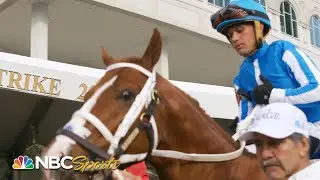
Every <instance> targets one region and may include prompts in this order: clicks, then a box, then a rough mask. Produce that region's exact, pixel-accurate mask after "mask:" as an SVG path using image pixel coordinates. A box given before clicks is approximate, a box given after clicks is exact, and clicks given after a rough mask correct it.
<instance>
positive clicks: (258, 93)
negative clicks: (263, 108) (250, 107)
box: [253, 75, 273, 105]
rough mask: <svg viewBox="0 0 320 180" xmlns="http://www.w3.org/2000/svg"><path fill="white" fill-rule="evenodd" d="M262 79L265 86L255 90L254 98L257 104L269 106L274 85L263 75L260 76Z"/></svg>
mask: <svg viewBox="0 0 320 180" xmlns="http://www.w3.org/2000/svg"><path fill="white" fill-rule="evenodd" d="M260 79H261V81H262V82H263V84H262V85H260V86H257V87H255V88H254V89H253V98H254V99H255V102H256V103H257V104H261V105H262V104H269V98H270V94H271V91H272V89H273V87H272V84H271V83H270V81H269V80H268V79H266V78H265V77H263V76H262V75H260Z"/></svg>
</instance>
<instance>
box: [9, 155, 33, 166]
mask: <svg viewBox="0 0 320 180" xmlns="http://www.w3.org/2000/svg"><path fill="white" fill-rule="evenodd" d="M12 168H13V169H33V168H34V165H33V160H32V159H30V158H29V157H28V156H19V157H18V158H16V159H14V162H13V165H12Z"/></svg>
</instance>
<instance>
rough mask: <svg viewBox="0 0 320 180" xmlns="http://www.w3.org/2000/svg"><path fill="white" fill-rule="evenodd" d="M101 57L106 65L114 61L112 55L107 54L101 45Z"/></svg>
mask: <svg viewBox="0 0 320 180" xmlns="http://www.w3.org/2000/svg"><path fill="white" fill-rule="evenodd" d="M102 59H103V62H104V64H105V65H106V66H108V65H110V64H111V63H112V62H114V59H113V57H112V56H110V55H109V53H108V52H107V50H106V49H105V48H103V47H102Z"/></svg>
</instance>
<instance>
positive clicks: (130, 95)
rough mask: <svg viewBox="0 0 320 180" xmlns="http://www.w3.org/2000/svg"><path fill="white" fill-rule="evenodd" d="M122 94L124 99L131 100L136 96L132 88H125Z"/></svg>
mask: <svg viewBox="0 0 320 180" xmlns="http://www.w3.org/2000/svg"><path fill="white" fill-rule="evenodd" d="M121 96H122V99H123V100H125V101H130V100H132V99H133V98H134V93H133V92H132V91H130V90H125V91H123V92H122V94H121Z"/></svg>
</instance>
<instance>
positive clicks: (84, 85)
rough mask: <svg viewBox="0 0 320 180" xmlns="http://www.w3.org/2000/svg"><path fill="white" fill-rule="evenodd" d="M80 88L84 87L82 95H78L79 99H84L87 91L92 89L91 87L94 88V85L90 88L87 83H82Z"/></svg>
mask: <svg viewBox="0 0 320 180" xmlns="http://www.w3.org/2000/svg"><path fill="white" fill-rule="evenodd" d="M79 88H82V92H81V94H80V96H78V98H77V100H79V101H84V96H85V95H86V93H87V92H88V91H90V89H91V88H93V86H91V87H90V88H89V89H88V85H86V84H85V83H82V84H80V86H79Z"/></svg>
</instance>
